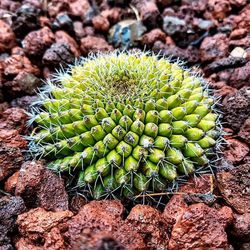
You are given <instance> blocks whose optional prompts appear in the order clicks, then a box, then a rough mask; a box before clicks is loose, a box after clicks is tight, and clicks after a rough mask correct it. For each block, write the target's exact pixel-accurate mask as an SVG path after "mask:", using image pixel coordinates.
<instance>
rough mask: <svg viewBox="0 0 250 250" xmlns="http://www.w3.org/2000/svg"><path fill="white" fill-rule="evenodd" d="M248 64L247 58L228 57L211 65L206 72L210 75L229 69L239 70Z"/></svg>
mask: <svg viewBox="0 0 250 250" xmlns="http://www.w3.org/2000/svg"><path fill="white" fill-rule="evenodd" d="M246 63H247V59H246V58H240V57H227V58H222V59H219V60H216V61H214V62H212V63H210V64H209V65H208V66H207V67H206V68H205V69H204V71H205V73H206V74H207V75H210V74H212V73H216V72H219V71H222V70H224V69H227V68H238V67H241V66H243V65H245V64H246Z"/></svg>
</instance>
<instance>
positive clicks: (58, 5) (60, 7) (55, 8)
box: [46, 0, 69, 17]
mask: <svg viewBox="0 0 250 250" xmlns="http://www.w3.org/2000/svg"><path fill="white" fill-rule="evenodd" d="M46 7H47V11H48V14H49V16H50V17H55V16H56V15H57V14H58V13H60V12H63V11H68V10H69V1H67V0H66V1H65V0H62V1H58V0H52V1H50V3H49V4H48V5H47V6H46Z"/></svg>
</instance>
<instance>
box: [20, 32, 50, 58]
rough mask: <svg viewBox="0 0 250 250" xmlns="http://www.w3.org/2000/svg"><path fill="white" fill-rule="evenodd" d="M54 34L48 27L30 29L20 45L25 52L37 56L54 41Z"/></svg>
mask: <svg viewBox="0 0 250 250" xmlns="http://www.w3.org/2000/svg"><path fill="white" fill-rule="evenodd" d="M54 40H55V36H54V34H53V33H52V31H51V30H50V29H49V28H48V27H43V28H42V29H40V30H36V31H32V32H30V33H29V34H28V35H27V36H25V38H24V39H23V41H22V46H23V49H24V51H25V53H26V54H28V55H33V56H38V55H42V54H43V53H44V51H45V50H46V49H47V48H48V47H49V46H50V45H51V44H52V43H53V42H54Z"/></svg>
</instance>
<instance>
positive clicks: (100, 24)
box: [92, 15, 110, 32]
mask: <svg viewBox="0 0 250 250" xmlns="http://www.w3.org/2000/svg"><path fill="white" fill-rule="evenodd" d="M92 23H93V26H94V28H95V29H96V30H98V31H101V32H107V31H108V30H109V27H110V24H109V21H108V19H107V18H106V17H104V16H102V15H98V16H95V17H94V18H93V19H92Z"/></svg>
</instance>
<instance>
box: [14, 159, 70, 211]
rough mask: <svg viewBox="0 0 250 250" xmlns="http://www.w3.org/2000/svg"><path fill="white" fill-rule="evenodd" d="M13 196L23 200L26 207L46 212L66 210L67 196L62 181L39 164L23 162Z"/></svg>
mask: <svg viewBox="0 0 250 250" xmlns="http://www.w3.org/2000/svg"><path fill="white" fill-rule="evenodd" d="M15 194H16V195H18V196H21V197H23V198H24V200H25V202H26V205H27V207H36V206H41V207H43V208H45V209H46V210H51V211H59V210H67V209H68V195H67V193H66V191H65V187H64V183H63V180H61V179H60V178H59V177H58V176H56V175H55V174H54V173H52V172H51V171H50V170H48V169H46V168H45V167H44V166H43V165H42V163H41V162H25V163H24V164H23V165H22V167H21V169H20V172H19V176H18V181H17V186H16V191H15Z"/></svg>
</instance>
